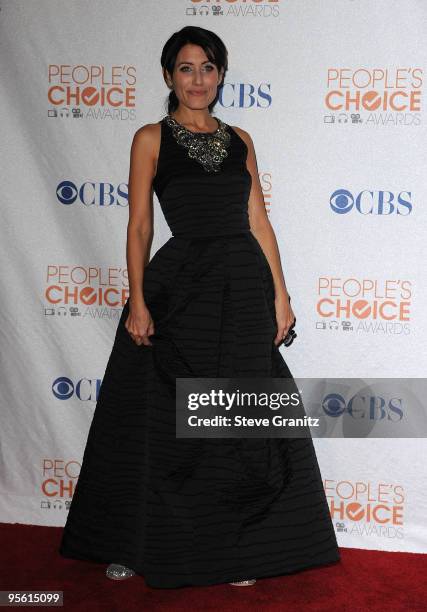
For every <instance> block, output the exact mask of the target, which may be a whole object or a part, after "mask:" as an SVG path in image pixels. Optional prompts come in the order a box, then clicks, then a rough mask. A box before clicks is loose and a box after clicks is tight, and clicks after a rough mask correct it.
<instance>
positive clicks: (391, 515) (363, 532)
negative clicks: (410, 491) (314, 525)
mask: <svg viewBox="0 0 427 612" xmlns="http://www.w3.org/2000/svg"><path fill="white" fill-rule="evenodd" d="M325 493H326V496H327V498H328V503H329V510H330V513H331V517H332V520H333V521H334V522H335V525H336V527H337V531H338V532H339V533H343V534H347V535H357V536H360V537H365V538H366V537H375V538H387V539H390V540H392V539H401V538H403V537H404V529H403V526H404V510H405V495H404V490H403V487H402V486H401V485H398V484H394V483H387V482H384V483H383V482H379V483H373V482H363V481H352V480H341V481H336V480H325Z"/></svg>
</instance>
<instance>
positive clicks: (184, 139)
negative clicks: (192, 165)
mask: <svg viewBox="0 0 427 612" xmlns="http://www.w3.org/2000/svg"><path fill="white" fill-rule="evenodd" d="M164 120H165V121H166V123H167V124H168V125H169V126H170V127H171V128H172V134H173V136H174V138H175V140H176V141H177V143H178V144H180V145H182V146H183V147H185V148H186V149H187V152H188V156H189V157H191V158H192V159H195V160H196V161H198V162H199V163H201V164H202V166H203V168H204V169H205V170H206V172H219V171H220V164H221V162H222V161H223V159H225V158H226V157H227V155H228V147H229V145H230V140H231V138H230V133H229V132H228V130H227V125H226V124H225V123H224V122H223V121H221V119H219V118H218V117H216V120H217V121H218V127H217V129H216V130H215V131H214V132H192V131H191V130H189V129H187V128H186V127H185V126H183V125H181V124H180V123H178V121H176V119H174V118H173V117H172V116H171V115H166V117H164Z"/></svg>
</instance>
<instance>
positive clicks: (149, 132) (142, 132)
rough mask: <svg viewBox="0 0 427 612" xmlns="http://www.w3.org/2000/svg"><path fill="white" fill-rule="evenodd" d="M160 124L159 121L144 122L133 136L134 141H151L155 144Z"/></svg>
mask: <svg viewBox="0 0 427 612" xmlns="http://www.w3.org/2000/svg"><path fill="white" fill-rule="evenodd" d="M160 131H161V125H160V121H158V122H157V123H146V124H145V125H142V126H141V127H140V128H138V129H137V130H136V132H135V134H134V136H133V139H134V141H137V142H138V143H139V142H141V143H152V144H155V143H157V142H158V141H159V140H160Z"/></svg>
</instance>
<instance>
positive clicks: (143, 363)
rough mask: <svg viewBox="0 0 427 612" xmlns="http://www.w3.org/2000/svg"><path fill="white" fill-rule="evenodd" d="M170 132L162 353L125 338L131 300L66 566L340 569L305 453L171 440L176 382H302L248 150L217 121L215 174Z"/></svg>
mask: <svg viewBox="0 0 427 612" xmlns="http://www.w3.org/2000/svg"><path fill="white" fill-rule="evenodd" d="M160 123H161V145H160V152H159V159H158V165H157V174H156V176H155V179H154V182H153V187H154V190H155V193H156V195H157V197H158V199H159V202H160V205H161V208H162V211H163V214H164V216H165V219H166V221H167V223H168V225H169V227H170V229H171V231H172V237H171V238H170V239H169V240H168V241H167V242H166V243H165V244H164V245H163V246H162V247H161V248H160V249H159V250H158V251H157V252H156V253H155V255H154V256H153V258H152V259H151V261H150V262H149V264H148V265H147V266H146V267H145V271H144V281H143V291H144V298H145V301H146V303H147V305H148V308H149V310H150V312H151V315H152V318H153V321H154V326H155V333H154V335H152V336H150V340H151V342H152V343H153V345H152V346H145V345H140V346H138V345H137V344H135V343H134V341H133V340H132V339H131V337H130V335H129V333H128V332H127V330H126V328H125V326H124V323H125V321H126V319H127V316H128V313H129V302H128V301H127V302H126V304H125V306H124V308H123V311H122V315H121V318H120V321H119V324H118V328H117V332H116V336H115V340H114V345H113V348H112V351H111V355H110V358H109V360H108V364H107V367H106V371H105V374H104V378H103V381H102V385H101V388H100V393H99V397H98V402H97V405H96V408H95V412H94V416H93V420H92V423H91V426H90V429H89V434H88V438H87V443H86V448H85V451H84V455H83V461H82V467H81V472H80V476H79V479H78V482H77V484H76V488H75V491H74V496H73V499H72V503H71V506H70V510H69V514H68V518H67V522H66V525H65V527H64V531H63V536H62V541H61V546H60V549H59V552H60V554H61V555H63V556H64V557H70V558H74V559H85V560H92V561H96V562H103V563H111V562H114V563H120V564H123V565H126V566H127V567H130V568H133V569H134V570H135V571H136V573H137V574H140V575H142V576H144V579H145V582H146V584H147V585H148V586H151V587H155V588H174V587H181V586H190V585H210V584H216V583H227V582H231V581H233V580H242V579H246V578H262V577H269V576H277V575H281V574H286V573H290V572H294V571H297V570H300V569H304V568H308V567H314V566H318V565H323V564H327V563H332V562H335V561H338V560H339V559H340V554H339V551H338V546H337V540H336V536H335V532H334V528H333V525H332V521H331V516H330V513H329V508H328V505H327V501H326V496H325V493H324V489H323V485H322V480H321V474H320V471H319V466H318V462H317V458H316V454H315V449H314V446H313V442H312V440H311V438H298V439H286V438H267V439H264V438H262V439H259V438H258V439H255V438H252V439H248V438H247V439H237V438H210V439H199V438H194V439H188V438H186V439H184V438H177V437H176V433H175V392H174V380H175V377H178V376H196V377H217V376H218V377H229V376H230V377H233V376H235V377H269V376H273V377H288V378H289V377H291V376H292V375H291V372H290V371H289V369H288V367H287V365H286V363H285V361H284V359H283V356H282V354H281V352H280V350H279V348H278V347H277V346H276V345H275V344H274V337H275V334H276V331H277V326H276V321H275V307H274V284H273V277H272V274H271V270H270V267H269V264H268V260H267V259H266V257H265V255H264V253H263V251H262V249H261V246H260V244H259V243H258V241H257V240H256V239H255V237H254V235H253V234H252V233H251V231H250V226H249V217H248V208H247V204H248V197H249V193H250V188H251V175H250V173H249V171H248V170H247V169H246V156H247V146H246V144H245V142H244V141H243V140H242V139H241V138H240V136H239V135H238V134H237V132H236V131H235V130H234V129H233V128H232V127H231V126H229V125H227V124H225V123H222V124H221V122H218V123H219V127H218V130H216V131H215V132H211V133H210V134H208V137H212V136H213V137H215V135H216V134H218V131H219V130H220V129H223V130H225V132H226V133H228V134H229V136H230V137H229V145H228V156H227V157H226V158H225V159H223V160H222V162H221V164H220V165H219V166H218V168H219V169H218V171H216V172H215V171H209V170H207V169H206V166H204V165H203V163H202V162H201V160H200V159H199V158H198V157H200V156H199V155H198V154H196V156H195V157H191V156H190V155H189V152H190V150H189V149H188V148H187V146H185V145H183V144H182V143H181V142H179V140H178V139H177V132H176V129H175V128H176V127H178V128H179V124H176V125H175V127H174V124H173V122H170V121H167V116H166V117H164V118H163V119H162V121H161V122H160ZM221 125H222V128H221ZM182 133H183V132H182V130H181V135H182ZM184 134H186V133H185V132H184ZM191 134H192V133H191V132H190V133H189V134H186V135H187V140H188V142H190V141H191V140H194V139H192V136H191ZM197 137H199V134H196V138H197ZM192 148H193V151H194V147H192ZM193 154H194V153H193Z"/></svg>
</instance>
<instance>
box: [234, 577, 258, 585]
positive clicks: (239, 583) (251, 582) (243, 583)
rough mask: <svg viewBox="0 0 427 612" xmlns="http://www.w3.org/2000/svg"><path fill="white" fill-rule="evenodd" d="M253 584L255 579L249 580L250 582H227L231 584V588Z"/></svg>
mask: <svg viewBox="0 0 427 612" xmlns="http://www.w3.org/2000/svg"><path fill="white" fill-rule="evenodd" d="M255 582H256V578H251V579H250V580H239V581H237V582H229V583H228V584H232V585H233V586H252V585H253V584H255Z"/></svg>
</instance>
